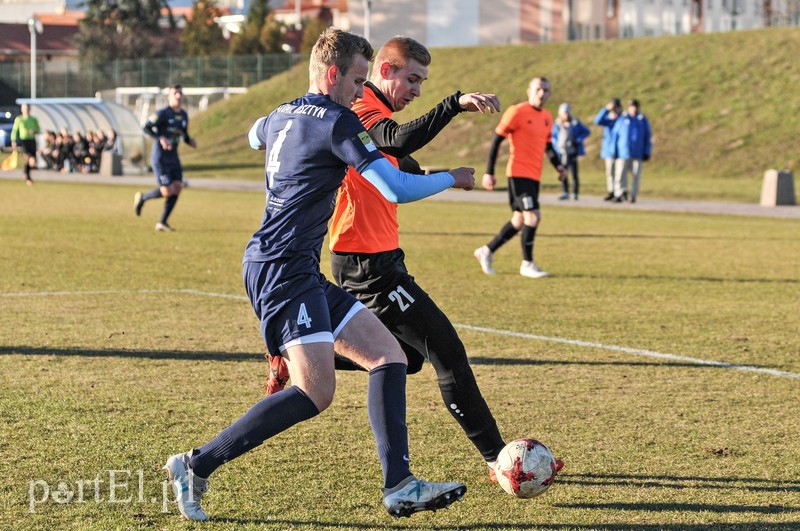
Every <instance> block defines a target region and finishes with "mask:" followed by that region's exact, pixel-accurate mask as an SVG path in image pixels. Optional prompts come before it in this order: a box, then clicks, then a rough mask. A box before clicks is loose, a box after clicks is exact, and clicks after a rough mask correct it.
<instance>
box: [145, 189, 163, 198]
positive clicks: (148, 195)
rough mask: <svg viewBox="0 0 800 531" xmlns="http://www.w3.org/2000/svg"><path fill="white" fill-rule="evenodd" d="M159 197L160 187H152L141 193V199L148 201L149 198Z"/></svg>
mask: <svg viewBox="0 0 800 531" xmlns="http://www.w3.org/2000/svg"><path fill="white" fill-rule="evenodd" d="M159 197H161V188H153V189H152V190H150V191H149V192H145V193H143V194H142V201H149V200H150V199H158V198H159Z"/></svg>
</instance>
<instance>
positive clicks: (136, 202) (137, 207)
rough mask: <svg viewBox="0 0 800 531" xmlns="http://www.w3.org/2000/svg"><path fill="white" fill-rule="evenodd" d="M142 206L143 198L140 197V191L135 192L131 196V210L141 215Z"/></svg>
mask: <svg viewBox="0 0 800 531" xmlns="http://www.w3.org/2000/svg"><path fill="white" fill-rule="evenodd" d="M143 206H144V199H143V198H142V192H136V195H134V196H133V212H134V213H135V214H136V215H137V216H141V215H142V207H143Z"/></svg>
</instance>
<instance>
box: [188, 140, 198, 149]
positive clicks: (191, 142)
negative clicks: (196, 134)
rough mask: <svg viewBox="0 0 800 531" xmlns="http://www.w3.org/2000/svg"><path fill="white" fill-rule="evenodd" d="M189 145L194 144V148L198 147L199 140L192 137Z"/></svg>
mask: <svg viewBox="0 0 800 531" xmlns="http://www.w3.org/2000/svg"><path fill="white" fill-rule="evenodd" d="M189 145H190V146H192V147H193V148H196V147H197V140H195V139H194V138H193V139H191V140H190V141H189Z"/></svg>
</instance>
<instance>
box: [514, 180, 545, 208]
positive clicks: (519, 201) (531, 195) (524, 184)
mask: <svg viewBox="0 0 800 531" xmlns="http://www.w3.org/2000/svg"><path fill="white" fill-rule="evenodd" d="M539 186H540V183H539V181H534V180H533V179H526V178H523V177H509V178H508V203H509V205H510V206H511V210H513V211H514V212H524V211H526V210H539Z"/></svg>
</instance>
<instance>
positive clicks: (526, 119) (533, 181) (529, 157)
mask: <svg viewBox="0 0 800 531" xmlns="http://www.w3.org/2000/svg"><path fill="white" fill-rule="evenodd" d="M549 97H550V81H548V80H547V78H544V77H535V78H533V79H532V80H531V82H530V84H529V85H528V101H526V102H523V103H518V104H516V105H513V106H512V107H509V108H508V109H507V110H506V111H505V112H504V113H503V117H502V118H501V119H500V123H499V124H498V125H497V127H496V128H495V130H494V132H495V135H494V141H493V142H492V147H491V148H490V150H489V162H488V163H487V165H486V173H485V174H484V176H483V187H484V188H486V189H487V190H493V189H494V185H495V183H496V179H495V176H494V166H495V162H496V161H497V151H498V148H499V147H500V143H501V142H502V141H503V140H505V138H506V137H508V139H509V142H510V144H511V146H510V154H509V157H508V165H507V167H506V175H507V176H508V198H509V203H510V204H511V210H512V211H513V214H512V216H511V221H509V222H508V223H506V224H505V225H504V226H503V228H501V229H500V232H498V233H497V235H496V236H495V237H494V238H493V239H492V241H490V242H489V243H488V244H486V245H484V246H482V247H479V248H477V249H475V252H474V253H473V255H474V256H475V258H476V259H477V260H478V262H480V264H481V269H482V270H483V272H484V273H486V274H487V275H494V269H493V268H492V257H493V254H494V252H495V251H497V249H498V248H499V247H500V246H502V245H503V244H504V243H506V242H507V241H508V240H510V239H511V238H513V237H514V236H515V235H516V234H517V233H518V232H520V231H521V232H522V235H521V236H522V264H521V265H520V268H519V273H520V275H522V276H525V277H530V278H540V277H545V276H547V273H546V272H544V271H542V270H541V269H539V268H538V267H537V266H536V264H535V263H534V261H533V240H534V238H535V237H536V228H537V227H538V225H539V222H540V221H541V219H542V215H541V212H540V211H539V187H540V181H541V179H542V165H543V162H544V155H545V154H547V156H548V158H549V159H550V162H551V164H552V165H553V167H555V169H556V171H557V172H558V178H559V180H562V181H563V180H564V179H565V178H566V171H565V169H564V167H563V166H562V165H561V161H560V160H559V158H558V155H557V154H556V152H555V150H554V149H553V144H552V143H551V133H552V128H553V116H552V115H551V114H550V112H548V111H547V109H545V108H544V104H545V102H546V101H547V98H549Z"/></svg>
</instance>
